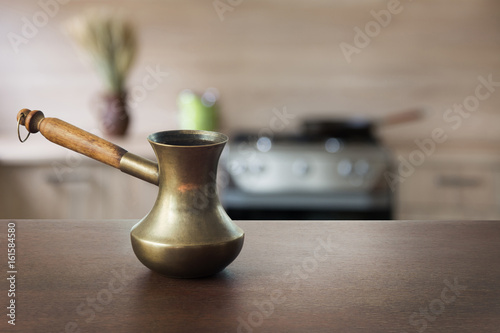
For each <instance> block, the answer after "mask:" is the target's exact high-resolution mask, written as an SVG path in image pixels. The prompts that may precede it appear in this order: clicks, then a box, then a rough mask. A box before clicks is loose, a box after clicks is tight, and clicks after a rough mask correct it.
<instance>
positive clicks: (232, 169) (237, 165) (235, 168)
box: [227, 160, 247, 176]
mask: <svg viewBox="0 0 500 333" xmlns="http://www.w3.org/2000/svg"><path fill="white" fill-rule="evenodd" d="M227 167H228V171H229V173H230V174H232V175H233V176H238V175H241V174H243V173H245V171H246V169H247V168H246V166H245V164H243V163H241V162H239V161H236V160H233V161H231V162H229V163H228V165H227Z"/></svg>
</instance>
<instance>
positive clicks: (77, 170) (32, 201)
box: [0, 161, 158, 219]
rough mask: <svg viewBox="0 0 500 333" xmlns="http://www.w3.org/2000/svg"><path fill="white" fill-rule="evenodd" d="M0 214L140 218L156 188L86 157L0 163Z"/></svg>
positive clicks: (39, 216)
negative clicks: (75, 161)
mask: <svg viewBox="0 0 500 333" xmlns="http://www.w3.org/2000/svg"><path fill="white" fill-rule="evenodd" d="M0 186H1V191H0V216H1V218H19V219H34V218H36V219H68V218H72V219H102V218H105V219H114V218H134V219H137V218H141V217H143V216H144V215H146V214H147V213H148V212H149V210H150V209H151V207H152V206H153V204H154V201H155V199H156V194H157V191H158V188H157V187H156V186H154V185H151V184H148V183H146V182H144V181H141V180H138V179H135V178H132V177H130V176H127V175H125V174H123V173H122V172H120V171H119V170H115V169H112V168H110V167H107V166H104V165H101V164H99V163H97V162H93V161H88V162H85V163H82V164H80V165H78V166H77V167H73V168H71V167H68V166H64V165H63V164H61V163H60V162H53V163H50V164H35V165H9V166H5V165H4V166H0Z"/></svg>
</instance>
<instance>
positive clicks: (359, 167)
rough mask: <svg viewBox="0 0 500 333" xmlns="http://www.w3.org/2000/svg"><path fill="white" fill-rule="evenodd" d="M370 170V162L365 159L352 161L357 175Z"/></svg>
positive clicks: (364, 173)
mask: <svg viewBox="0 0 500 333" xmlns="http://www.w3.org/2000/svg"><path fill="white" fill-rule="evenodd" d="M369 171H370V164H369V163H368V162H367V161H366V160H357V161H356V162H355V163H354V172H355V173H356V174H357V175H358V176H364V175H366V174H367V173H368V172H369Z"/></svg>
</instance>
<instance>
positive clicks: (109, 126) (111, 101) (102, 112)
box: [98, 93, 130, 136]
mask: <svg viewBox="0 0 500 333" xmlns="http://www.w3.org/2000/svg"><path fill="white" fill-rule="evenodd" d="M98 108H99V110H98V114H99V124H100V128H101V130H102V132H103V133H104V134H105V135H108V136H124V135H125V134H126V133H127V129H128V127H129V123H130V117H129V114H128V105H127V94H126V93H107V94H103V95H101V96H100V100H99V105H98Z"/></svg>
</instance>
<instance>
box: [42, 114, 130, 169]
mask: <svg viewBox="0 0 500 333" xmlns="http://www.w3.org/2000/svg"><path fill="white" fill-rule="evenodd" d="M40 133H42V134H43V136H44V137H46V138H47V139H48V140H50V141H52V142H53V143H55V144H58V145H60V146H63V147H66V148H68V149H71V150H73V151H76V152H77V153H80V154H83V155H85V156H88V157H90V158H93V159H95V160H97V161H100V162H103V163H105V164H107V165H110V166H112V167H114V168H117V169H119V168H120V160H121V158H122V157H123V155H125V153H126V152H127V151H126V150H125V149H123V148H121V147H119V146H117V145H115V144H113V143H111V142H109V141H107V140H104V139H102V138H100V137H98V136H96V135H94V134H92V133H89V132H87V131H84V130H82V129H80V128H78V127H76V126H74V125H71V124H68V123H67V122H65V121H63V120H61V119H57V118H45V119H44V120H43V121H42V122H41V123H40Z"/></svg>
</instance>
